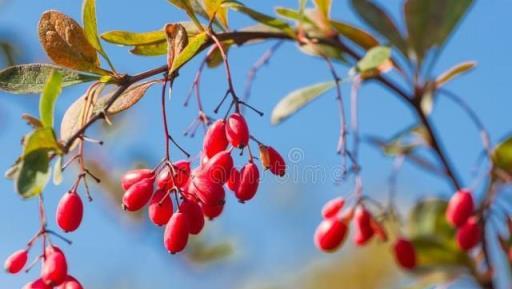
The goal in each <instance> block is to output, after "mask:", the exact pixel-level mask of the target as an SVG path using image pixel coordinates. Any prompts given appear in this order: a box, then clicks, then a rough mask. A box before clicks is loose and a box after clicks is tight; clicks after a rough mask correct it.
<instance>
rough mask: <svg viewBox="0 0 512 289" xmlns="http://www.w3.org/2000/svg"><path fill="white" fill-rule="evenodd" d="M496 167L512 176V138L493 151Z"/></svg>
mask: <svg viewBox="0 0 512 289" xmlns="http://www.w3.org/2000/svg"><path fill="white" fill-rule="evenodd" d="M492 160H493V162H494V165H495V166H496V167H497V168H499V169H501V170H503V171H504V172H506V173H508V174H511V175H512V137H508V138H507V139H505V140H504V141H502V142H501V143H499V144H498V145H496V147H495V148H494V150H493V153H492Z"/></svg>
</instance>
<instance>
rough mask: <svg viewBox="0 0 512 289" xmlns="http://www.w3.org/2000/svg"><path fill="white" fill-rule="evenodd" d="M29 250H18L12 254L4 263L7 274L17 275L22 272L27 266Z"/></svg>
mask: <svg viewBox="0 0 512 289" xmlns="http://www.w3.org/2000/svg"><path fill="white" fill-rule="evenodd" d="M27 260H28V250H26V249H23V250H18V251H16V252H14V253H12V254H11V255H10V256H9V257H7V259H6V260H5V263H4V268H5V271H6V272H7V273H11V274H16V273H18V272H20V271H21V270H22V269H23V267H25V265H26V264H27Z"/></svg>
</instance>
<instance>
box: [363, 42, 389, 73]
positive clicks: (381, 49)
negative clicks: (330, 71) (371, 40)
mask: <svg viewBox="0 0 512 289" xmlns="http://www.w3.org/2000/svg"><path fill="white" fill-rule="evenodd" d="M390 57H391V49H390V48H389V47H385V46H377V47H374V48H372V49H370V50H368V52H367V53H366V55H365V56H364V57H363V58H362V59H361V60H359V61H358V62H357V65H356V68H357V71H358V72H359V73H364V72H367V71H372V70H375V69H377V68H378V67H379V66H381V65H382V64H384V63H386V62H387V61H388V60H389V58H390Z"/></svg>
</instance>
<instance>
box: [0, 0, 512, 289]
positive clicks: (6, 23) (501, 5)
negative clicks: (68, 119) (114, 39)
mask: <svg viewBox="0 0 512 289" xmlns="http://www.w3.org/2000/svg"><path fill="white" fill-rule="evenodd" d="M243 2H245V4H247V5H248V6H251V7H253V8H256V9H258V10H260V11H264V12H267V13H273V11H272V9H273V6H288V7H296V5H297V1H295V0H282V1H243ZM381 2H385V6H386V8H388V10H389V11H393V13H394V14H395V16H396V17H399V13H398V9H399V7H400V4H401V3H402V1H400V0H387V1H381ZM47 9H58V10H61V11H63V12H64V13H65V14H67V15H70V16H71V17H73V18H75V19H77V20H78V19H80V15H81V12H80V9H81V3H80V1H63V0H47V1H35V0H16V1H14V0H3V1H0V67H5V66H7V65H9V64H10V63H14V62H16V63H28V62H48V59H47V58H46V56H45V55H44V52H43V51H42V49H41V47H40V45H39V43H38V37H37V29H36V27H37V21H38V19H39V16H40V15H41V13H42V12H43V11H45V10H47ZM511 9H512V2H511V1H506V0H488V1H485V2H484V1H478V2H477V3H476V5H474V7H473V9H472V11H470V13H469V15H468V16H467V17H466V19H465V20H464V21H463V22H462V25H461V27H459V30H458V31H457V33H455V34H454V36H453V37H452V39H451V40H450V41H449V43H448V46H447V47H446V49H445V51H444V53H443V56H442V58H441V59H440V61H439V62H438V65H437V67H436V70H435V71H436V73H440V72H442V71H444V70H446V69H448V68H449V67H451V66H452V65H454V64H456V63H459V62H462V61H465V60H476V61H477V62H478V67H477V69H476V70H475V71H473V72H471V73H470V74H468V75H467V76H465V77H463V78H461V79H458V80H456V81H454V82H453V83H450V84H449V88H450V89H451V90H453V91H456V92H458V93H459V94H460V95H461V96H463V97H464V99H465V100H466V101H467V102H468V103H469V104H470V105H471V107H473V108H474V109H475V110H476V112H477V113H478V114H479V115H480V116H481V118H482V119H483V122H484V124H485V125H486V126H487V127H488V129H489V130H490V132H491V135H492V137H493V139H492V140H493V142H497V141H499V140H500V139H501V138H502V137H503V136H505V135H506V134H507V133H509V132H510V129H511V125H510V113H509V110H510V108H511V107H512V97H510V95H509V94H510V93H509V91H508V87H510V83H509V82H510V76H509V74H510V69H511V67H512V58H510V57H508V55H509V53H510V47H511V45H512V40H511V39H512V38H511V37H510V29H509V27H510V15H509V14H510V11H511ZM97 11H98V12H97V13H98V23H99V30H100V31H101V32H105V31H109V30H114V29H122V30H130V31H141V32H142V31H149V30H155V29H159V28H160V27H162V26H163V25H164V24H165V23H168V22H176V21H180V20H184V19H186V17H185V15H184V14H183V13H182V12H181V11H178V10H177V9H175V8H174V7H173V6H171V5H169V4H168V3H167V1H165V0H153V1H134V0H125V1H122V2H121V1H105V0H98V1H97ZM333 15H334V18H338V19H342V20H344V21H347V22H350V23H357V24H360V22H359V21H358V19H356V17H355V16H354V14H353V13H352V12H351V10H350V8H349V6H348V3H347V1H334V7H333ZM401 20H402V19H400V21H401ZM231 22H232V25H233V26H234V27H243V26H247V25H250V24H252V22H251V21H250V20H249V19H247V18H246V17H244V16H239V15H236V16H235V15H233V13H232V17H231ZM270 45H272V43H268V44H258V45H253V46H249V47H245V48H244V49H238V48H235V49H232V50H231V51H230V53H231V54H230V58H231V64H232V66H233V67H232V68H233V77H234V81H235V85H236V86H237V88H238V91H239V92H242V91H243V88H244V84H245V79H246V77H247V71H248V70H249V69H250V68H251V66H252V65H253V63H254V62H255V61H256V60H257V59H258V58H259V57H260V55H261V54H262V53H263V52H264V51H265V50H266V49H267V48H268V47H269V46H270ZM105 46H106V49H107V52H108V53H109V55H110V56H111V59H112V60H113V62H114V65H115V66H116V68H117V70H118V71H121V72H126V73H137V72H141V71H143V70H145V69H148V68H152V67H156V66H160V65H162V64H163V63H165V58H164V57H153V58H144V57H138V56H134V55H131V54H130V53H129V52H128V50H127V49H125V48H121V47H116V46H112V45H105ZM198 65H199V62H198V60H195V61H193V62H192V63H190V64H189V65H187V66H186V68H184V69H183V70H182V71H181V73H180V77H179V79H178V80H177V82H176V83H175V92H174V96H173V99H172V101H171V108H170V116H169V118H170V125H171V134H173V135H174V136H175V138H176V139H177V140H178V141H179V143H180V144H181V145H182V146H184V147H185V148H186V149H187V150H188V151H190V152H197V151H198V150H199V149H200V145H201V144H200V138H198V137H196V138H189V137H183V136H182V132H183V131H184V129H185V128H186V127H187V126H188V124H189V123H190V122H191V121H192V120H193V118H194V117H195V116H196V115H197V109H196V106H195V103H194V102H192V103H191V104H190V105H189V106H188V107H184V106H183V101H184V99H185V97H186V95H187V93H188V91H189V89H190V86H191V84H192V80H193V76H194V73H195V71H196V69H197V67H198ZM347 71H348V69H347V68H345V67H342V66H339V68H338V72H339V74H340V75H346V74H347ZM330 77H331V76H330V73H329V71H328V70H327V69H326V67H325V63H324V62H322V61H320V60H319V59H315V58H312V57H305V56H304V55H303V54H302V53H300V52H299V51H298V50H297V48H296V47H295V46H294V45H293V44H289V43H287V44H284V45H283V46H282V47H281V48H280V49H279V50H278V51H277V52H276V53H275V55H274V57H273V58H272V59H271V61H270V64H269V65H268V66H265V67H264V68H262V69H261V70H260V72H259V74H258V75H257V77H256V80H255V82H254V88H253V92H252V96H251V100H250V103H251V104H252V105H254V106H255V107H257V108H258V109H260V110H262V111H264V112H265V116H264V117H259V116H258V115H257V114H255V113H252V112H251V111H248V112H247V118H248V122H249V124H250V128H251V131H252V134H254V135H255V136H257V137H258V139H260V140H261V141H263V142H265V143H268V144H270V145H272V146H274V147H275V148H277V149H278V150H279V151H281V152H282V153H283V155H284V156H286V157H287V158H289V160H288V162H289V163H290V164H291V165H292V166H291V171H292V173H291V174H290V175H289V176H288V177H285V178H284V179H277V178H275V177H273V176H271V175H269V174H264V176H263V178H262V184H261V186H260V190H259V191H258V194H257V196H256V198H255V199H254V200H253V201H251V202H248V203H246V204H243V205H242V204H239V203H238V202H237V201H236V200H235V198H234V197H233V196H232V195H230V196H229V197H228V200H227V206H226V208H225V211H224V213H223V215H222V216H221V217H220V218H218V219H216V220H215V221H213V222H209V223H208V224H207V229H206V231H205V232H204V233H202V234H201V236H199V237H196V238H193V240H192V243H191V245H190V246H189V247H188V248H187V250H186V252H185V253H184V254H179V255H175V256H171V255H169V254H167V253H166V252H165V249H164V247H163V245H162V231H161V230H160V229H156V228H154V227H153V226H151V225H149V223H148V221H147V218H146V217H145V216H141V215H133V214H129V213H123V212H122V211H121V210H120V204H119V203H118V201H117V198H118V196H116V195H115V194H116V193H117V194H120V192H119V188H118V184H117V180H118V178H119V176H120V174H121V173H122V172H123V171H125V170H127V169H129V168H133V167H134V166H136V165H148V166H151V167H152V166H154V165H156V164H157V163H158V161H159V160H160V158H161V156H162V155H163V152H164V139H163V131H162V130H163V128H162V124H161V120H160V109H159V98H160V96H159V89H158V88H153V89H152V90H150V91H149V92H148V94H147V95H146V97H145V98H144V99H143V100H142V101H140V102H139V103H138V104H137V105H136V106H134V107H133V108H132V109H131V110H130V111H129V112H128V113H125V114H122V115H121V116H119V117H116V118H115V119H114V125H113V126H112V127H107V126H104V125H101V124H99V125H96V126H95V128H94V133H89V135H90V136H94V137H98V138H100V139H102V140H103V141H104V142H105V145H104V146H103V147H99V146H96V145H89V146H88V147H87V148H86V157H87V158H88V159H89V160H90V162H91V163H90V166H93V167H94V168H95V170H96V171H97V172H98V173H99V174H101V175H102V176H103V177H104V178H103V180H104V182H103V185H102V186H101V187H94V189H93V190H92V191H93V197H94V202H92V203H87V204H86V208H85V218H84V223H83V225H82V227H81V228H80V230H78V231H77V232H76V233H73V234H70V235H68V237H69V238H71V239H72V240H73V245H72V246H69V247H68V246H67V245H65V244H61V246H62V247H63V249H64V250H65V251H66V254H67V256H68V259H69V263H70V272H71V274H73V275H75V276H76V277H77V278H79V279H80V280H82V281H83V283H84V285H85V287H86V288H88V289H94V288H98V289H102V288H110V289H117V288H119V289H146V288H190V289H194V288H208V289H216V288H219V289H220V288H223V289H226V288H228V289H229V288H233V289H246V288H247V289H249V288H254V289H260V288H261V289H270V288H272V289H273V288H276V289H277V288H296V289H309V288H311V289H313V288H315V289H323V288H326V289H327V288H348V289H349V288H430V287H429V283H428V282H429V280H439V279H442V278H444V277H445V276H444V275H443V274H442V273H439V274H430V275H428V276H427V277H425V276H411V275H407V274H405V273H403V272H401V271H400V270H399V269H398V268H397V267H396V265H395V264H394V263H393V259H392V256H391V254H390V251H389V245H388V244H378V242H375V243H372V245H370V246H367V247H364V248H362V249H357V250H355V248H354V246H353V245H352V242H347V243H346V245H345V246H344V248H343V249H342V250H339V251H338V252H337V253H335V254H323V253H320V252H318V251H317V250H316V249H315V247H314V246H313V242H312V238H313V237H312V236H313V232H314V230H315V228H316V225H317V224H318V222H319V221H320V209H321V206H322V204H323V203H324V202H325V201H327V200H328V199H331V198H333V197H335V196H338V195H347V194H349V193H350V189H351V187H352V185H353V184H352V183H350V182H348V183H346V184H342V185H336V175H337V174H338V173H339V164H340V158H339V157H338V156H337V155H336V153H335V150H336V144H337V138H338V114H337V110H336V106H335V105H334V104H335V100H334V98H335V95H334V92H332V93H330V94H327V95H325V96H323V97H321V98H320V99H319V100H318V101H316V102H315V103H314V104H313V105H310V106H308V107H307V108H306V109H304V110H303V111H301V112H300V113H298V114H297V115H296V116H294V117H293V118H291V119H290V120H288V121H286V122H285V123H283V124H282V125H280V126H278V127H272V126H271V125H270V117H269V115H270V112H271V110H272V108H273V106H274V105H275V104H276V103H277V101H278V100H279V99H280V98H281V97H283V96H284V95H286V94H287V93H288V92H289V91H291V90H293V89H295V88H297V87H302V86H306V85H309V84H313V83H317V82H319V81H325V80H330ZM85 88H86V87H85V86H78V87H73V88H70V89H65V91H64V93H63V95H62V96H61V98H60V99H59V102H58V107H57V117H58V118H61V117H62V115H63V113H64V112H65V109H66V107H67V106H69V105H70V104H71V103H72V102H73V101H74V100H75V99H76V98H77V97H79V96H80V95H81V94H82V93H83V91H84V90H85ZM201 89H202V96H203V101H204V102H205V106H206V108H207V112H208V113H209V114H210V115H214V114H213V112H212V111H213V108H214V107H215V105H216V104H217V102H218V101H219V100H220V98H221V97H222V96H223V94H224V92H225V89H226V85H225V77H224V71H223V70H222V68H217V69H215V70H206V71H205V73H204V75H203V78H202V86H201ZM349 89H350V88H349V87H348V86H347V87H344V94H345V95H346V94H347V93H348V92H349ZM37 103H38V97H36V96H33V95H30V96H19V95H7V94H3V93H0V148H1V151H2V155H1V157H0V169H1V170H2V171H5V170H6V169H7V168H8V167H9V165H10V164H11V163H12V162H13V161H14V160H15V156H16V155H17V154H19V152H20V149H21V147H20V145H19V143H20V138H21V137H22V136H23V135H24V134H25V133H26V132H27V131H29V127H28V126H26V124H25V123H24V122H23V121H22V120H21V118H20V116H21V114H22V113H23V112H28V113H31V114H35V115H37ZM360 107H361V130H362V133H363V134H372V135H378V136H382V137H389V136H391V135H393V134H394V133H396V132H397V131H399V130H400V129H401V128H404V127H406V126H407V125H409V124H412V121H413V118H412V115H411V113H410V111H409V110H408V109H407V108H406V107H405V106H404V105H403V104H402V103H401V102H399V101H398V100H397V99H396V98H395V97H394V96H393V95H391V94H389V93H388V92H387V91H386V90H384V89H382V88H380V87H378V86H377V85H375V84H369V85H367V86H365V87H363V89H362V91H361V104H360ZM433 118H434V122H435V124H436V127H437V129H438V131H439V133H440V135H441V136H442V140H443V145H444V146H445V148H446V149H447V151H448V152H449V155H450V157H451V158H452V159H453V161H454V163H455V166H456V168H457V169H458V170H459V172H460V175H461V177H462V178H463V180H464V183H465V184H470V183H471V179H472V176H473V174H472V173H473V168H474V164H475V161H476V160H477V157H478V154H479V152H480V150H481V145H480V141H479V135H478V132H477V131H476V130H474V128H473V126H472V125H471V123H470V122H469V120H468V119H467V117H466V116H465V115H464V113H463V112H462V111H460V110H459V109H458V108H457V107H456V106H454V105H453V103H451V102H449V101H444V100H440V101H439V102H438V103H437V106H436V109H435V112H434V114H433ZM200 132H201V131H200ZM360 155H361V163H362V166H363V178H364V186H365V188H364V189H365V193H367V194H369V195H371V196H373V197H374V198H375V199H378V200H382V201H385V200H386V197H387V195H386V192H387V190H388V187H387V186H388V177H389V173H390V171H391V167H392V160H391V159H389V158H386V157H385V156H384V155H383V154H382V153H381V152H380V151H379V150H376V149H375V148H374V147H371V146H367V145H363V147H362V149H361V152H360ZM182 157H183V155H181V153H180V152H179V151H178V150H174V151H173V152H172V158H173V159H174V160H178V159H180V158H182ZM238 164H239V165H240V164H241V163H238ZM311 171H313V173H308V172H311ZM75 173H76V172H75V171H73V170H69V171H67V172H66V173H65V180H66V181H65V182H64V183H63V184H61V185H60V186H59V187H55V186H53V185H50V186H49V187H48V189H47V191H46V193H45V197H46V204H47V210H48V212H49V214H50V225H51V227H55V226H54V223H53V222H54V216H53V212H54V211H55V207H56V203H57V201H58V199H59V198H60V196H61V195H62V193H64V192H65V191H66V190H67V189H68V188H69V187H70V186H71V182H72V181H73V179H74V174H75ZM0 191H1V192H2V201H1V202H0V259H2V260H3V258H5V257H6V256H8V255H9V253H10V252H12V251H14V250H17V249H19V248H22V247H23V246H24V244H25V243H26V241H27V240H28V239H30V237H31V236H32V235H33V234H34V232H35V231H36V230H37V228H38V216H37V201H36V200H35V199H34V200H29V201H22V200H21V199H20V197H19V196H18V195H17V194H16V193H15V190H14V188H13V184H12V183H11V182H10V181H8V180H2V181H0ZM451 193H452V192H451V191H450V188H449V187H448V186H447V185H446V183H445V182H444V181H443V180H440V179H437V178H435V177H433V176H429V175H427V174H425V173H423V172H422V171H420V170H418V169H416V168H415V167H413V166H411V165H409V164H406V165H405V167H404V168H403V170H402V171H401V173H400V175H399V178H398V196H399V197H398V205H399V209H400V210H401V211H402V212H404V213H405V212H407V210H408V209H409V208H410V207H411V205H412V204H414V202H416V201H417V200H419V199H421V198H424V197H427V196H440V197H444V198H447V197H448V196H449V195H450V194H451ZM37 274H38V270H33V272H30V273H29V274H27V275H26V276H25V275H22V276H10V275H9V276H8V275H6V274H0V288H5V289H13V288H20V287H21V286H22V285H23V284H24V283H26V282H27V281H29V280H32V279H34V278H35V276H36V275H37ZM418 278H421V279H422V280H421V282H424V283H418ZM498 279H499V284H500V286H502V287H500V288H510V286H509V285H510V284H511V283H510V277H508V276H506V274H505V276H499V278H498ZM457 283H458V285H454V288H455V287H457V286H459V288H470V287H471V286H472V282H471V281H470V280H465V279H463V280H460V281H458V282H457ZM418 284H420V285H418ZM421 284H423V285H421ZM507 284H508V285H507ZM415 286H416V287H415ZM507 286H508V287H507Z"/></svg>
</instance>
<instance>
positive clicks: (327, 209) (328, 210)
mask: <svg viewBox="0 0 512 289" xmlns="http://www.w3.org/2000/svg"><path fill="white" fill-rule="evenodd" d="M343 206H345V199H344V198H342V197H338V198H335V199H332V200H330V201H328V202H327V203H325V205H324V206H323V207H322V217H324V218H331V217H334V216H336V215H337V214H338V213H339V212H340V210H341V209H342V208H343Z"/></svg>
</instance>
